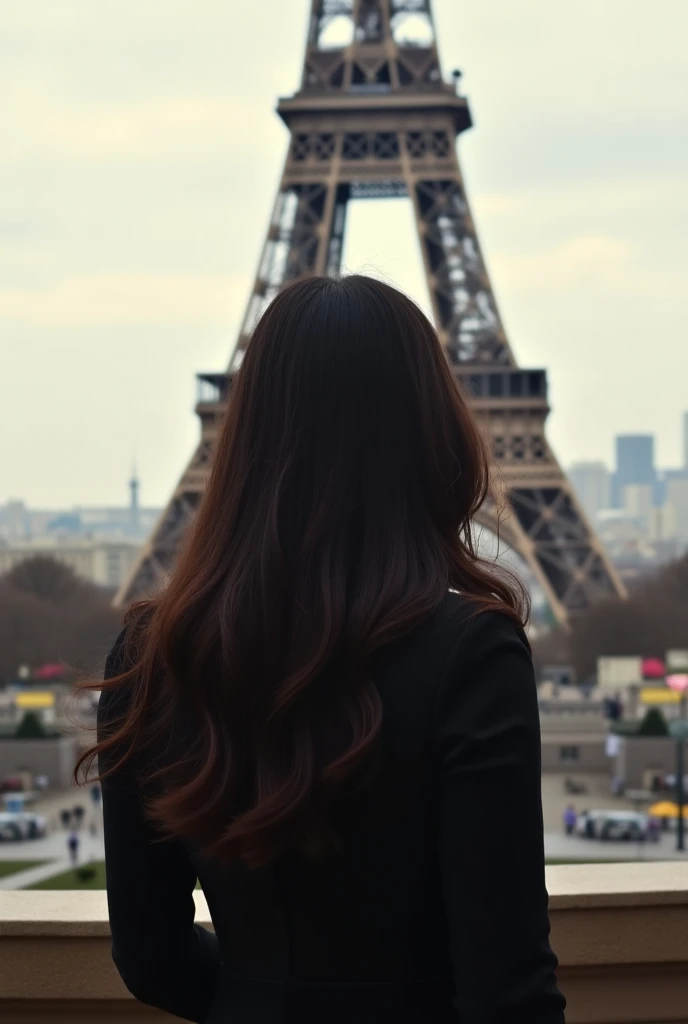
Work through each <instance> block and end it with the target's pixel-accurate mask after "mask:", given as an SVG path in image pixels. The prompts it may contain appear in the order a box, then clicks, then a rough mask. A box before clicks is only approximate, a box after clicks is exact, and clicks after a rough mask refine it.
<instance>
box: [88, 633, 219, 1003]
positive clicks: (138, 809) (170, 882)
mask: <svg viewBox="0 0 688 1024" xmlns="http://www.w3.org/2000/svg"><path fill="white" fill-rule="evenodd" d="M123 640H124V635H122V636H120V638H119V640H118V641H117V643H116V644H115V647H114V648H113V650H112V651H111V653H110V656H109V657H108V660H107V664H106V668H105V678H106V679H110V678H112V677H113V676H115V675H118V674H120V673H121V672H122V671H123ZM127 699H128V697H127V693H126V686H125V688H124V690H121V689H116V690H114V691H105V690H103V692H102V694H101V698H100V704H99V707H98V734H99V737H101V738H102V737H103V736H105V735H106V733H107V730H108V729H109V728H110V727H111V725H112V723H113V722H114V721H115V720H116V719H118V718H119V717H120V716H121V714H122V712H123V711H124V710H125V709H126V701H127ZM134 777H135V772H134V769H133V766H131V765H130V766H127V765H125V766H124V768H123V769H122V770H121V771H119V772H117V773H115V774H114V775H112V776H108V777H107V778H105V779H104V780H103V782H102V790H103V816H104V830H105V866H106V874H107V896H108V907H109V915H110V926H111V929H112V955H113V959H114V961H115V964H116V966H117V969H118V971H119V973H120V975H121V977H122V980H123V981H124V984H125V985H126V986H127V988H128V989H129V991H130V992H131V993H132V995H134V996H135V997H136V998H137V999H138V1000H140V1001H141V1002H142V1003H147V1004H149V1005H150V1006H155V1007H157V1008H158V1009H160V1010H166V1011H167V1012H168V1013H172V1014H176V1015H177V1016H178V1017H183V1018H184V1019H186V1020H190V1021H198V1022H201V1021H203V1020H204V1019H206V1018H207V1016H208V1013H209V1010H210V1006H211V1003H212V1000H213V997H214V994H215V988H216V985H217V980H218V975H219V971H220V955H219V950H218V944H217V939H216V937H215V935H214V934H213V933H212V932H209V931H207V930H206V929H204V928H200V927H199V926H198V925H195V924H194V912H195V907H194V900H193V892H194V887H195V885H196V872H195V870H194V868H193V867H192V865H191V863H190V861H189V859H188V856H187V854H186V852H185V850H184V848H183V846H182V845H181V844H180V843H178V842H176V841H172V840H163V841H161V839H162V837H161V836H160V834H159V833H158V832H157V831H156V830H155V829H154V827H153V826H152V825H151V823H150V822H149V821H148V820H147V819H146V816H145V814H144V811H143V808H142V805H141V798H140V793H139V791H138V789H137V786H136V784H135V781H134Z"/></svg>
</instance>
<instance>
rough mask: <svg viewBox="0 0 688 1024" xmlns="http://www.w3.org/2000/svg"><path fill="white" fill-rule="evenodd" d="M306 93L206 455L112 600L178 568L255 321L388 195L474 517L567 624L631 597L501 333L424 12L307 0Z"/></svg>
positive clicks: (461, 122) (455, 116)
mask: <svg viewBox="0 0 688 1024" xmlns="http://www.w3.org/2000/svg"><path fill="white" fill-rule="evenodd" d="M339 17H345V18H349V19H351V22H352V42H351V43H350V45H348V46H347V47H345V48H342V49H338V50H326V49H322V48H321V47H320V45H319V41H320V38H321V36H322V32H323V30H324V28H325V27H326V25H327V24H328V23H329V22H331V21H332V20H333V19H335V18H339ZM411 17H414V18H418V17H420V18H425V19H426V20H427V22H428V24H429V26H430V30H431V41H430V42H429V43H426V44H425V45H418V46H415V47H413V46H406V45H404V44H400V43H399V42H398V33H397V29H398V24H399V19H406V18H411ZM303 82H304V86H303V88H302V90H301V92H300V93H298V94H297V96H296V97H294V98H293V99H292V100H287V101H282V102H281V103H280V113H281V114H282V116H283V117H284V119H285V121H286V123H287V124H288V126H289V129H290V132H291V143H290V147H289V152H288V156H287V160H286V164H285V167H284V173H283V176H282V181H281V184H280V188H279V190H278V195H277V200H276V202H275V206H274V209H273V215H272V218H271V221H270V225H269V228H268V232H267V237H266V240H265V246H264V249H263V254H262V257H261V260H260V264H259V268H258V273H257V276H256V280H255V284H254V287H253V291H252V294H251V297H250V300H249V303H248V308H247V311H246V316H245V319H244V322H243V326H242V329H241V332H240V336H239V338H238V341H237V344H236V347H235V350H234V352H233V354H232V357H231V359H230V363H229V368H228V370H227V373H226V374H225V375H218V374H205V375H203V377H202V389H201V395H200V400H199V405H198V412H199V415H200V418H201V423H202V430H203V434H202V438H201V442H200V445H199V447H198V449H197V451H196V453H195V455H194V457H193V459H192V460H191V462H190V464H189V466H188V468H187V470H186V472H185V473H184V475H183V477H182V480H181V482H180V484H179V487H178V488H177V491H176V492H175V494H174V496H173V498H172V501H171V502H170V504H169V506H168V507H167V509H166V510H165V512H164V514H163V516H162V518H161V520H160V522H159V524H158V526H157V528H156V529H155V531H154V533H153V536H152V537H151V539H150V542H149V543H148V545H147V546H146V548H145V550H144V551H143V553H142V556H141V559H140V561H139V564H138V566H137V567H136V570H135V572H134V574H133V576H132V578H131V580H130V581H129V582H128V583H127V584H126V585H125V586H124V587H123V588H122V590H121V592H120V594H119V596H118V600H119V602H120V603H122V604H125V603H127V602H129V601H130V600H132V599H134V598H136V597H140V596H143V595H144V594H146V593H152V592H154V591H155V590H156V589H158V587H160V586H161V585H163V584H164V581H165V578H166V576H167V573H168V572H169V570H170V568H171V567H172V565H173V564H174V559H175V556H176V553H177V551H178V549H179V544H180V543H181V539H182V537H183V535H184V532H185V530H186V529H187V528H188V524H189V523H190V521H191V520H192V518H193V515H194V513H195V509H196V507H197V505H198V502H199V500H200V497H201V495H202V492H203V489H204V487H205V483H206V481H207V477H208V474H209V471H210V463H211V459H212V452H213V447H214V443H215V439H216V436H217V430H218V426H219V423H220V421H221V418H222V414H223V411H224V408H225V407H226V402H227V401H228V400H231V398H230V397H229V396H230V384H231V376H232V374H233V373H234V372H235V371H236V370H237V368H238V367H239V365H240V363H241V359H242V358H243V354H244V352H245V350H246V346H247V345H248V344H249V341H250V337H251V332H252V330H253V327H254V325H255V323H256V322H257V320H258V318H259V317H260V316H261V314H262V313H263V311H264V310H265V308H266V307H267V305H268V304H269V302H270V301H271V300H272V298H273V297H274V296H275V295H276V294H277V292H278V290H279V289H280V287H281V286H282V285H283V284H284V283H285V282H286V281H289V280H292V279H293V278H296V277H298V276H300V275H301V274H304V273H308V272H313V271H314V272H316V273H320V274H330V275H333V276H335V275H337V274H338V273H339V271H340V268H341V261H342V252H343V240H344V231H345V226H346V212H347V206H348V203H349V201H350V200H351V199H352V198H355V199H360V198H366V197H374V198H377V197H384V196H407V197H408V198H409V200H410V201H411V202H412V204H413V208H414V212H415V216H416V223H417V228H418V235H419V239H420V243H421V252H422V255H423V262H424V267H425V271H426V276H427V281H428V288H429V292H430V296H431V300H432V304H433V309H434V314H435V322H436V326H437V329H438V333H439V336H440V340H441V341H442V344H443V345H444V347H445V351H446V353H447V357H448V359H449V360H450V362H451V364H452V365H453V367H454V372H455V374H456V376H457V378H458V379H459V380H460V382H461V384H462V386H463V387H464V388H465V389H466V392H467V394H468V397H469V399H470V401H471V403H472V404H473V406H474V408H475V411H476V413H477V414H478V416H479V418H480V420H481V422H482V424H483V427H484V430H485V432H486V434H487V436H488V438H489V441H490V444H491V448H492V456H493V463H494V466H495V479H496V480H497V483H498V492H499V494H498V498H497V499H496V500H495V502H492V503H490V504H487V505H486V506H485V508H484V509H483V510H481V513H480V516H479V517H478V521H479V522H480V523H481V524H482V525H485V526H488V527H489V528H490V529H493V530H495V529H496V530H498V531H499V533H500V534H501V536H502V537H503V539H504V540H505V542H506V543H507V544H509V546H510V547H512V548H513V549H514V550H515V551H517V552H518V553H519V554H520V555H521V556H522V557H523V558H524V559H525V561H526V562H527V563H528V565H529V566H530V568H531V570H532V571H533V573H534V575H535V577H536V578H537V579H538V580H539V582H540V583H541V585H542V586H543V588H544V590H545V592H546V594H547V596H548V598H549V601H550V604H551V607H552V609H553V612H554V614H555V616H556V617H557V619H558V620H559V621H560V622H562V623H566V622H567V620H568V617H569V615H571V614H574V613H575V612H577V611H580V610H582V609H583V608H586V607H588V606H589V605H590V604H591V603H592V602H593V601H594V600H596V599H598V598H600V597H604V596H609V595H611V594H619V595H620V594H623V592H624V591H623V586H622V584H621V582H620V580H619V578H618V576H617V574H616V572H615V570H614V568H613V567H612V566H611V564H610V563H609V561H608V559H607V557H606V555H605V553H604V551H603V549H602V547H601V545H600V543H599V541H598V539H597V538H596V537H595V534H594V532H593V530H592V528H591V526H590V524H589V523H588V521H587V519H586V518H585V515H584V513H583V511H582V509H581V507H580V506H579V504H578V502H577V501H576V499H575V497H574V495H573V491H572V489H571V487H570V485H569V483H568V481H567V480H566V478H565V476H564V474H563V472H562V470H561V468H560V467H559V464H558V463H557V461H556V458H555V456H554V454H553V453H552V451H551V449H550V447H549V445H548V443H547V440H546V437H545V421H546V418H547V415H548V412H549V409H548V403H547V378H546V373H545V371H543V370H521V369H519V368H518V366H517V364H516V360H515V357H514V355H513V352H512V351H511V348H510V346H509V343H508V341H507V338H506V335H505V332H504V328H503V325H502V321H501V317H500V315H499V311H498V308H497V304H496V301H495V297H494V293H493V290H492V286H491V283H490V279H489V276H488V273H487V269H486V266H485V262H484V259H483V257H482V253H481V248H480V243H479V239H478V235H477V231H476V228H475V224H474V221H473V217H472V215H471V211H470V206H469V203H468V199H467V196H466V190H465V185H464V182H463V177H462V174H461V169H460V166H459V162H458V158H457V154H456V145H455V143H456V136H457V135H458V134H459V133H460V132H461V131H463V130H464V129H465V128H467V127H469V126H470V123H471V122H470V112H469V110H468V105H467V103H466V101H465V100H464V99H463V98H462V97H458V96H457V94H456V91H455V90H454V88H453V87H452V86H449V85H447V84H446V83H444V81H443V80H442V77H441V74H440V73H439V60H438V57H437V48H436V44H435V40H434V28H433V23H432V12H431V7H430V3H429V2H428V0H348V2H347V0H314V2H313V8H312V17H311V28H310V32H309V41H308V46H307V52H306V58H305V65H304V78H303ZM342 97H344V99H345V102H342Z"/></svg>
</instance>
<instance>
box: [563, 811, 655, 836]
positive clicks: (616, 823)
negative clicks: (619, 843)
mask: <svg viewBox="0 0 688 1024" xmlns="http://www.w3.org/2000/svg"><path fill="white" fill-rule="evenodd" d="M648 820H649V819H648V816H647V814H642V813H641V812H640V811H585V812H584V813H583V814H580V815H579V816H578V821H577V822H576V833H577V835H579V836H584V837H585V838H586V839H601V840H603V841H604V842H609V841H612V840H615V839H625V840H629V841H633V842H642V841H643V840H645V839H647V835H648Z"/></svg>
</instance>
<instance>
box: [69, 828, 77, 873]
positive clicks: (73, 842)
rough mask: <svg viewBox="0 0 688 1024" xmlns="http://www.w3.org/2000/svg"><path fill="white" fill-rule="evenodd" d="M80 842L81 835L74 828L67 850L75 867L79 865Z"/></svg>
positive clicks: (70, 834)
mask: <svg viewBox="0 0 688 1024" xmlns="http://www.w3.org/2000/svg"><path fill="white" fill-rule="evenodd" d="M79 842H80V840H79V833H78V832H77V831H76V829H74V828H73V829H72V831H71V832H70V833H69V836H68V837H67V848H68V850H69V859H70V860H71V862H72V864H73V865H74V866H75V867H76V865H77V864H78V863H79Z"/></svg>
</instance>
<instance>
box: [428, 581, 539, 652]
mask: <svg viewBox="0 0 688 1024" xmlns="http://www.w3.org/2000/svg"><path fill="white" fill-rule="evenodd" d="M429 625H430V627H431V631H432V632H433V633H435V634H439V635H444V636H447V637H448V638H449V639H450V641H453V642H454V643H455V644H456V645H457V646H458V647H463V646H464V645H466V644H469V645H470V647H471V648H472V649H475V646H476V644H480V645H483V644H487V645H490V644H491V643H498V642H500V640H517V641H518V642H519V643H521V644H523V645H524V646H525V647H526V648H527V649H528V650H530V646H529V643H528V639H527V636H526V633H525V630H524V628H523V626H522V624H521V623H520V622H519V621H518V618H517V616H516V615H515V614H512V612H511V611H510V609H508V608H507V607H506V606H505V607H504V608H500V607H499V606H494V607H485V606H484V605H483V604H481V602H479V601H478V600H477V599H476V598H474V597H472V596H470V595H468V594H462V593H461V592H460V591H458V590H449V591H448V592H447V594H446V595H445V597H444V599H443V600H442V603H441V604H440V606H439V607H438V609H437V611H436V612H435V614H434V615H433V616H432V619H431V621H430V623H429Z"/></svg>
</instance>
